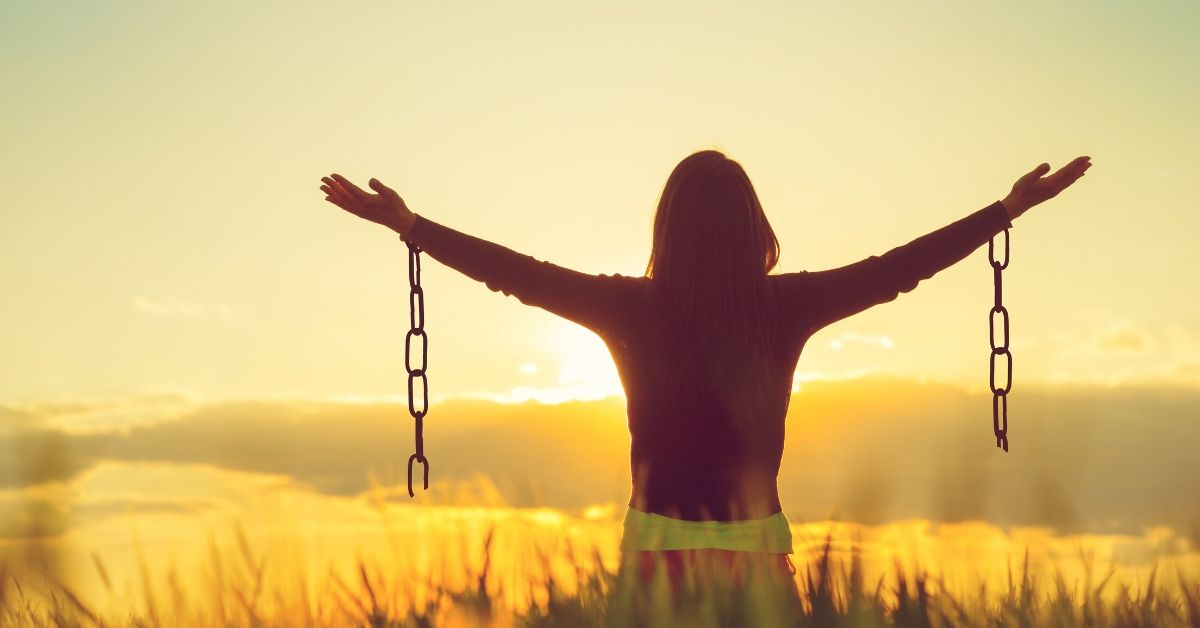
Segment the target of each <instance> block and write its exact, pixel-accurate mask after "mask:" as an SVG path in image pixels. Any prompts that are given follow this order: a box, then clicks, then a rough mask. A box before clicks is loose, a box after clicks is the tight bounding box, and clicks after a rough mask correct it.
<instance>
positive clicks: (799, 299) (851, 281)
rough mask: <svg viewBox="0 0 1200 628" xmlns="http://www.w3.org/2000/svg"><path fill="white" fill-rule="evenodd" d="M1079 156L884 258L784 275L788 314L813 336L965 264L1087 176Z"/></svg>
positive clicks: (1040, 169) (1028, 178) (1035, 173)
mask: <svg viewBox="0 0 1200 628" xmlns="http://www.w3.org/2000/svg"><path fill="white" fill-rule="evenodd" d="M1088 159H1089V158H1088V157H1079V158H1077V159H1076V160H1074V161H1072V162H1071V163H1069V164H1067V165H1066V166H1064V167H1063V168H1062V169H1060V170H1059V171H1058V172H1056V173H1054V174H1053V175H1051V176H1049V177H1046V178H1044V179H1043V178H1041V175H1043V174H1045V173H1046V172H1047V171H1048V170H1049V168H1050V166H1049V164H1042V165H1040V166H1038V167H1037V168H1035V169H1034V170H1033V171H1031V172H1029V173H1028V174H1026V175H1024V176H1022V177H1021V178H1020V179H1018V180H1017V182H1016V184H1014V185H1013V189H1012V192H1010V193H1009V195H1008V196H1006V197H1005V198H1004V199H1003V200H1000V201H996V202H994V203H992V204H990V205H988V206H987V207H984V208H983V209H980V210H978V211H976V212H974V213H972V214H970V215H969V216H966V217H964V218H960V219H959V220H956V221H955V222H953V223H950V224H949V225H946V226H944V227H942V228H940V229H937V230H936V231H933V232H930V233H927V234H925V235H923V236H921V237H919V238H917V239H915V240H913V241H911V242H909V243H908V244H905V245H902V246H899V247H896V248H894V249H892V250H890V251H888V252H887V253H884V254H883V255H872V256H870V257H868V258H866V259H864V260H861V261H858V262H855V263H853V264H849V265H847V266H842V267H840V268H833V269H830V270H823V271H817V272H798V273H787V274H785V275H781V276H780V278H779V279H780V285H781V286H782V287H783V296H784V307H785V308H787V309H788V310H789V311H787V312H785V316H787V317H789V318H791V319H792V320H799V321H801V322H802V325H803V326H804V327H805V328H806V329H807V331H808V332H810V333H812V332H815V331H816V330H818V329H821V328H822V327H825V326H826V325H829V324H831V323H834V322H836V321H839V320H841V319H843V318H846V317H849V316H852V315H854V314H857V313H859V312H862V311H863V310H866V309H868V308H870V307H871V306H873V305H878V304H880V303H887V302H889V301H892V300H894V299H895V298H896V297H897V296H899V295H900V294H901V293H904V292H909V291H911V290H913V289H914V288H916V287H917V284H918V283H920V282H921V281H922V280H925V279H928V278H930V277H932V276H933V275H934V274H936V273H937V272H939V271H941V270H943V269H945V268H948V267H950V266H952V265H954V264H955V263H957V262H959V261H961V260H962V259H963V258H965V257H966V256H967V255H970V254H971V252H973V251H975V250H976V249H978V248H979V247H980V246H982V245H984V244H986V243H987V242H988V240H990V239H991V238H992V236H994V235H996V234H997V233H999V232H1000V231H1002V230H1004V229H1006V228H1009V227H1012V220H1013V219H1014V218H1016V217H1017V216H1020V215H1021V214H1023V213H1025V212H1026V211H1028V210H1029V209H1030V208H1031V207H1033V206H1034V205H1037V204H1038V203H1041V202H1043V201H1046V200H1048V199H1050V198H1053V197H1054V196H1056V195H1057V194H1058V193H1059V192H1061V191H1062V190H1064V189H1066V188H1067V187H1068V186H1069V185H1071V184H1072V183H1074V182H1075V181H1076V180H1078V179H1079V177H1081V176H1083V173H1084V171H1086V170H1087V169H1088V167H1089V166H1090V165H1091V163H1090V162H1089V161H1088Z"/></svg>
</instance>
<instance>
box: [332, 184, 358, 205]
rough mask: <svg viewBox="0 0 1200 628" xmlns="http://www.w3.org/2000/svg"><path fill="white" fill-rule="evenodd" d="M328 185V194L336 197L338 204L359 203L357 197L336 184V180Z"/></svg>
mask: <svg viewBox="0 0 1200 628" xmlns="http://www.w3.org/2000/svg"><path fill="white" fill-rule="evenodd" d="M328 187H329V190H330V191H329V195H330V196H332V197H334V198H335V199H337V201H338V203H339V204H341V205H346V206H356V205H360V204H361V203H360V201H359V199H357V198H354V197H353V196H352V195H351V194H350V193H349V192H347V191H346V190H345V189H343V188H342V187H341V186H339V185H337V183H336V182H334V183H333V184H331V185H329V186H328Z"/></svg>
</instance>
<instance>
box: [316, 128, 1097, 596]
mask: <svg viewBox="0 0 1200 628" xmlns="http://www.w3.org/2000/svg"><path fill="white" fill-rule="evenodd" d="M1090 165H1091V164H1090V162H1089V158H1088V157H1079V158H1077V159H1075V160H1074V161H1072V162H1071V163H1069V164H1067V165H1066V166H1064V167H1063V168H1062V169H1061V170H1059V171H1058V172H1056V173H1054V174H1053V175H1050V176H1048V177H1044V178H1043V177H1042V175H1044V174H1046V173H1047V172H1048V171H1049V168H1050V166H1049V164H1041V165H1040V166H1038V167H1037V168H1035V169H1034V170H1033V171H1032V172H1030V173H1028V174H1026V175H1024V176H1022V177H1021V178H1020V179H1019V180H1018V181H1017V182H1016V183H1015V184H1014V185H1013V188H1012V191H1011V192H1010V193H1009V194H1008V196H1006V197H1005V198H1004V199H1003V200H1002V201H996V202H993V203H991V204H990V205H988V206H986V207H984V208H982V209H980V210H978V211H976V212H974V213H972V214H970V215H968V216H966V217H964V218H961V219H959V220H957V221H955V222H953V223H951V224H949V225H947V226H945V227H942V228H940V229H938V230H936V231H933V232H931V233H929V234H926V235H924V236H922V237H920V238H917V239H915V240H913V241H912V242H910V243H908V244H906V245H904V246H900V247H897V248H895V249H892V250H891V251H888V252H886V253H884V254H882V255H878V256H870V257H868V258H866V259H864V260H861V261H858V262H856V263H853V264H850V265H847V266H843V267H840V268H834V269H830V270H823V271H819V272H807V271H801V272H794V273H780V274H775V275H771V274H769V273H770V272H771V271H772V269H774V268H775V266H776V263H777V262H778V261H779V241H778V240H777V239H776V237H775V233H774V231H773V230H772V229H771V225H770V224H769V223H768V222H767V217H766V215H765V214H764V213H763V208H762V205H761V204H760V203H759V200H758V196H757V194H756V193H755V191H754V187H753V186H752V185H751V183H750V179H749V178H748V177H747V176H746V172H745V171H744V170H743V169H742V167H741V165H739V164H738V163H737V162H736V161H733V160H730V159H729V158H727V157H726V156H725V155H724V154H722V153H720V152H718V151H715V150H704V151H700V152H697V153H694V154H692V155H689V156H688V157H687V158H685V159H684V160H683V161H681V162H680V163H679V165H678V166H676V167H675V170H674V171H673V172H672V173H671V176H670V177H669V178H668V179H667V184H666V187H665V189H664V190H663V193H662V196H661V198H660V199H659V203H658V210H657V212H656V214H655V216H654V234H653V236H654V243H653V249H652V250H651V252H650V260H649V263H648V264H647V267H646V273H645V276H642V277H627V276H622V275H620V274H613V275H591V274H585V273H581V272H577V271H574V270H570V269H567V268H563V267H560V266H556V265H554V264H551V263H549V262H545V261H539V260H537V259H534V258H533V257H530V256H527V255H523V254H520V253H517V252H515V251H512V250H510V249H507V248H505V247H503V246H500V245H498V244H494V243H491V242H488V241H485V240H482V239H479V238H476V237H473V236H470V235H466V234H464V233H460V232H458V231H455V230H453V229H451V228H449V227H446V226H443V225H441V224H438V223H436V222H434V221H432V220H430V219H429V218H427V217H425V216H424V215H416V214H414V213H413V212H412V211H410V210H409V209H408V207H407V206H405V204H404V201H403V200H402V199H401V198H400V196H398V195H397V194H396V192H394V191H393V190H391V189H390V188H388V187H386V186H385V185H383V184H382V183H380V182H379V181H378V180H376V179H371V180H370V187H371V188H372V189H373V190H375V191H376V192H377V193H375V194H372V193H370V192H367V191H365V190H362V189H360V188H359V187H358V186H356V185H354V184H353V183H351V182H350V181H348V180H346V179H345V178H344V177H342V176H340V175H337V174H334V175H332V176H330V177H325V178H323V179H322V181H323V182H324V185H322V186H321V190H323V191H324V192H325V193H326V194H327V196H326V200H328V201H331V202H333V203H334V204H336V205H338V206H339V207H341V208H343V209H345V210H347V211H349V212H351V213H353V214H355V215H357V216H360V217H362V218H366V219H367V220H371V221H373V222H377V223H379V224H382V225H385V226H387V227H389V228H391V229H392V230H394V231H396V232H397V233H399V234H400V237H401V238H402V239H404V240H406V241H412V242H414V243H416V244H417V245H418V246H419V247H420V248H421V249H422V250H424V251H425V252H426V253H428V254H429V255H430V256H431V257H433V258H434V259H436V260H437V261H439V262H441V263H443V264H445V265H447V266H449V267H451V268H454V269H456V270H458V271H460V272H462V273H463V274H465V275H467V276H468V277H471V278H472V279H475V280H478V281H481V282H483V283H485V284H486V285H487V287H488V288H490V289H491V290H493V291H498V292H502V293H504V294H505V295H511V296H515V297H516V298H517V299H519V300H520V301H521V302H522V303H525V304H527V305H534V306H537V307H540V308H542V309H544V310H546V311H549V312H551V313H554V314H557V315H559V316H562V317H564V318H566V319H568V320H571V321H574V322H576V323H578V324H580V325H583V326H584V327H587V328H588V329H590V330H592V331H594V332H595V333H596V334H598V335H599V336H600V338H602V339H603V340H604V342H605V344H606V345H607V346H608V349H609V352H610V353H611V355H612V357H613V360H614V361H615V362H616V366H617V371H618V373H619V375H620V377H621V383H622V385H623V386H624V389H625V394H626V397H627V399H628V406H627V410H628V419H629V433H630V438H631V450H630V469H631V473H632V479H633V488H632V491H631V495H630V498H629V504H628V509H627V510H626V516H625V521H624V532H623V535H622V538H621V549H622V551H623V552H625V554H624V557H625V558H624V559H623V561H622V568H623V569H622V571H623V572H629V571H631V570H630V569H627V568H629V567H631V566H637V567H639V570H638V571H639V572H640V573H641V574H642V576H643V577H645V578H649V577H651V576H652V575H653V573H654V571H653V569H654V567H655V565H660V564H665V565H666V566H667V567H668V569H667V571H666V573H667V575H668V577H669V580H670V582H671V584H672V585H675V584H677V583H678V581H679V578H680V576H681V574H682V573H684V572H685V571H686V570H685V569H684V568H685V567H689V566H696V565H699V564H700V563H702V562H706V563H708V564H714V563H715V564H717V565H720V566H721V567H720V568H721V569H722V570H723V571H725V572H727V573H732V574H735V575H736V574H738V573H740V572H741V569H742V566H743V565H744V564H755V565H761V564H763V563H766V564H768V565H770V566H772V568H774V569H776V570H777V573H779V574H781V575H790V574H791V573H794V572H795V570H794V568H793V567H792V564H791V562H790V560H789V559H788V554H790V553H792V538H791V532H790V529H789V526H788V521H787V519H786V518H785V517H784V515H783V512H782V507H781V505H780V503H779V496H778V492H777V489H776V475H777V473H778V471H779V463H780V459H781V458H782V456H783V436H784V416H785V414H786V412H787V406H788V401H789V399H790V397H791V389H792V377H793V374H794V371H795V367H796V362H797V360H798V358H799V356H800V351H801V349H802V348H803V346H804V343H805V341H806V340H807V339H808V338H809V337H810V336H812V335H813V334H814V333H815V332H817V330H819V329H821V328H823V327H825V326H826V325H829V324H830V323H833V322H835V321H838V320H841V319H843V318H846V317H848V316H851V315H853V314H856V313H858V312H862V311H863V310H866V309H867V308H869V307H871V306H873V305H876V304H879V303H886V302H888V301H892V300H893V299H895V298H896V297H897V296H898V295H899V294H900V293H902V292H909V291H911V290H912V289H913V288H915V287H916V286H917V283H918V282H920V281H921V280H923V279H927V278H929V277H932V276H933V275H934V274H935V273H937V272H938V271H940V270H942V269H944V268H947V267H949V266H951V265H952V264H954V263H956V262H958V261H959V260H961V259H963V258H965V257H966V256H967V255H968V254H970V253H971V252H972V251H974V250H976V249H977V248H978V247H980V246H981V245H983V244H985V243H986V242H987V241H988V240H989V239H990V238H991V237H992V236H993V235H995V234H996V233H998V232H1000V231H1002V230H1003V229H1004V228H1006V227H1011V226H1012V223H1011V221H1012V219H1014V218H1016V217H1017V216H1020V215H1021V214H1023V213H1024V212H1025V211H1026V210H1028V209H1029V208H1030V207H1032V206H1034V205H1036V204H1038V203H1041V202H1042V201H1045V200H1047V199H1049V198H1052V197H1054V196H1055V195H1057V194H1058V193H1059V192H1061V191H1062V190H1063V189H1065V188H1066V187H1067V186H1069V185H1071V184H1072V183H1073V182H1075V180H1077V179H1078V178H1079V177H1081V176H1083V174H1084V171H1086V170H1087V168H1088V167H1090ZM631 553H636V555H635V554H631ZM660 559H661V560H662V561H663V562H660ZM789 581H790V578H789Z"/></svg>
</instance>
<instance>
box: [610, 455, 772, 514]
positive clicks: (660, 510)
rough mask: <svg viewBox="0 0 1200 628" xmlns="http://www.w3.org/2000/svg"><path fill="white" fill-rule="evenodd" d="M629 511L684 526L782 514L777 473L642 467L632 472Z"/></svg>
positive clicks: (757, 469)
mask: <svg viewBox="0 0 1200 628" xmlns="http://www.w3.org/2000/svg"><path fill="white" fill-rule="evenodd" d="M634 469H635V470H634V472H633V490H632V493H631V494H630V498H629V506H630V507H632V508H636V509H638V510H641V511H643V512H650V513H656V514H659V515H662V516H666V517H674V518H677V519H683V520H690V521H739V520H747V519H762V518H765V517H768V516H770V515H772V514H774V513H777V512H779V511H780V510H782V506H781V505H780V502H779V490H778V487H777V485H776V474H777V469H772V468H764V467H761V466H745V467H736V468H731V469H718V470H714V469H697V468H689V467H681V466H676V465H669V464H663V463H661V462H655V463H650V462H645V463H642V464H639V465H636V466H635V467H634Z"/></svg>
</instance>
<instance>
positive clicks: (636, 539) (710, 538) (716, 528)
mask: <svg viewBox="0 0 1200 628" xmlns="http://www.w3.org/2000/svg"><path fill="white" fill-rule="evenodd" d="M704 548H711V549H726V550H734V551H739V552H768V553H772V554H791V553H792V529H791V527H790V526H789V525H788V520H787V517H785V516H784V515H783V512H777V513H775V514H773V515H771V516H769V517H764V518H762V519H745V520H742V521H688V520H685V519H675V518H672V517H666V516H663V515H659V514H655V513H652V512H643V511H641V510H638V509H636V508H628V509H627V510H626V511H625V522H624V530H623V532H622V534H621V550H622V551H647V550H651V551H652V550H677V549H704Z"/></svg>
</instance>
